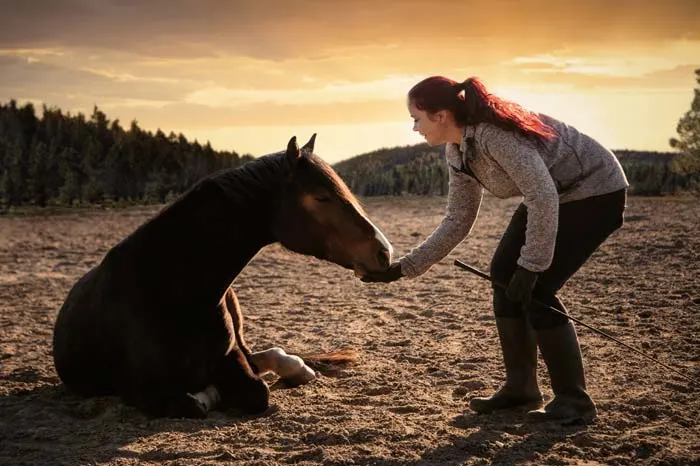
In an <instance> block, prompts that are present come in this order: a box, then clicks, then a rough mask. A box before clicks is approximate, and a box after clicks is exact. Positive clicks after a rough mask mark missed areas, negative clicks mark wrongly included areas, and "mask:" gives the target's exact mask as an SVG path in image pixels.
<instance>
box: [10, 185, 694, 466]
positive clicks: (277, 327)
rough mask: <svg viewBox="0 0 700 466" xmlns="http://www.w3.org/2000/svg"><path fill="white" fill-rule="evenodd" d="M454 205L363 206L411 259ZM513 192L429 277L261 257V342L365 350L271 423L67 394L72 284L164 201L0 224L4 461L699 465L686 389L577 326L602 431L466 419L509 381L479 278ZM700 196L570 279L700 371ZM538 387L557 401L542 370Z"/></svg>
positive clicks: (597, 306) (276, 409)
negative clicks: (147, 411)
mask: <svg viewBox="0 0 700 466" xmlns="http://www.w3.org/2000/svg"><path fill="white" fill-rule="evenodd" d="M444 204H445V199H444V198H409V199H367V200H365V205H366V208H367V211H368V213H369V214H370V216H371V217H372V218H373V219H374V221H375V223H376V224H377V225H378V226H380V228H382V229H383V230H384V232H385V233H386V234H387V236H388V237H389V238H390V240H392V242H393V244H394V246H395V249H396V251H397V252H398V253H399V254H402V253H405V252H407V251H408V250H409V249H410V248H411V247H412V246H414V245H415V244H417V243H418V242H419V241H420V240H421V238H423V237H424V236H426V235H427V234H428V233H430V231H432V229H433V228H434V226H435V225H436V224H437V223H438V222H439V220H440V218H441V215H442V212H443V210H444ZM515 205H516V202H515V201H499V200H496V199H493V198H486V199H485V203H484V206H483V210H482V213H481V215H480V217H479V219H478V223H477V225H476V227H475V230H474V232H473V235H472V237H471V238H470V239H469V240H468V241H466V242H464V243H462V244H461V245H460V246H459V247H458V248H457V249H456V250H455V251H454V252H453V253H452V255H451V256H450V257H448V258H447V259H445V260H444V261H443V262H442V263H440V264H438V265H436V266H434V267H433V268H432V269H431V270H430V271H429V272H428V273H427V274H425V275H424V276H422V277H421V278H419V279H416V280H401V281H399V282H396V283H393V284H390V285H384V284H374V285H369V284H363V283H361V282H360V281H359V280H357V279H356V278H355V277H354V276H353V275H352V272H350V271H347V270H344V269H341V268H339V267H337V266H334V265H332V264H328V263H322V262H320V261H318V260H315V259H311V258H308V257H304V256H300V255H296V254H293V253H290V252H288V251H286V250H284V249H282V248H281V247H279V246H278V245H275V246H271V247H269V248H266V249H265V250H263V251H262V252H261V253H260V254H259V255H258V256H257V257H256V258H255V260H254V261H253V262H252V263H251V264H250V265H249V266H248V268H246V270H245V271H244V272H243V274H242V275H241V276H240V277H239V278H238V279H237V281H236V284H235V287H236V289H237V292H238V295H239V298H240V301H241V305H242V307H243V312H244V315H245V317H246V319H247V320H246V337H247V338H246V339H247V340H248V342H249V343H250V344H251V346H253V348H254V349H255V350H261V349H265V348H268V347H271V346H282V347H283V348H285V349H286V350H287V351H288V352H290V353H310V352H319V351H333V350H336V349H339V348H354V349H356V350H357V351H358V352H359V359H358V360H357V361H356V362H355V363H353V364H352V365H350V366H348V367H346V368H344V369H343V370H341V371H340V372H339V373H337V374H335V375H333V376H321V377H320V378H319V379H318V380H316V381H315V382H312V383H311V384H309V385H306V386H303V387H298V388H293V389H285V388H277V386H274V387H273V391H272V394H271V400H272V403H273V406H272V407H271V409H270V410H269V411H268V412H267V413H265V414H264V415H262V416H256V417H237V416H234V415H232V414H231V413H219V412H215V413H212V414H210V416H209V417H208V418H207V419H205V420H178V419H158V420H149V419H147V418H145V417H144V416H142V415H141V414H140V413H138V412H137V411H135V410H133V409H132V408H129V407H126V406H124V405H122V404H121V403H120V402H119V400H117V399H115V398H96V399H89V400H83V399H79V398H76V397H74V396H73V395H71V394H69V393H66V392H65V391H64V389H63V388H62V386H61V385H60V383H59V380H58V378H57V376H56V373H55V371H54V368H53V363H52V357H51V335H52V331H53V322H54V320H55V317H56V312H57V310H58V309H59V307H60V306H61V304H62V302H63V299H64V298H65V296H66V293H67V292H68V290H69V288H70V287H71V286H72V284H73V283H74V282H75V280H76V279H77V278H78V277H79V276H80V275H82V274H83V273H84V272H85V271H87V270H88V269H89V268H90V267H91V266H93V265H94V264H96V263H97V262H98V261H99V260H100V259H101V258H102V256H103V255H104V253H105V252H106V251H107V250H108V249H109V248H110V247H111V246H112V245H113V244H115V243H116V242H117V241H118V240H119V239H121V238H122V237H124V236H125V235H127V234H128V233H130V232H131V231H132V230H133V229H134V228H135V227H136V226H138V225H139V224H140V223H142V222H143V221H144V220H145V219H147V218H148V217H149V216H151V215H152V214H153V213H154V212H155V211H156V208H134V209H129V210H126V211H99V212H82V213H70V214H65V215H53V216H20V217H0V464H2V465H15V464H27V465H40V464H50V465H58V464H113V465H117V464H118V465H123V464H176V465H184V464H187V465H189V464H227V463H229V464H259V465H263V464H365V465H369V464H379V465H403V464H425V465H438V464H440V465H443V464H504V465H505V464H551V465H564V464H587V465H598V464H612V465H632V464H634V465H638V464H664V465H666V464H669V465H671V464H673V465H676V464H700V427H699V425H698V424H699V420H700V396H698V389H697V387H696V388H693V386H692V385H691V383H689V382H688V381H686V380H684V379H683V378H681V377H679V376H677V375H674V374H673V373H671V372H669V371H668V370H666V369H664V368H661V367H659V366H657V365H655V364H653V363H650V362H649V361H647V360H645V359H643V358H641V357H639V356H637V355H635V354H634V353H632V352H630V351H629V350H626V349H624V348H622V347H619V346H618V345H616V344H615V343H613V342H611V341H609V340H606V339H603V338H602V337H600V336H598V335H596V334H595V333H593V332H591V331H589V330H587V329H583V328H581V327H579V333H580V338H581V344H582V349H583V353H584V361H585V364H586V368H587V374H588V384H589V389H590V392H591V394H592V396H593V398H594V399H595V400H596V401H597V403H598V408H599V411H600V416H599V418H598V420H597V421H596V423H595V424H593V425H589V426H578V427H561V426H558V425H546V424H545V425H539V426H532V425H528V424H524V423H523V420H522V413H518V414H510V415H505V414H499V415H493V416H482V415H475V414H472V413H471V412H469V411H468V409H467V402H468V400H469V398H470V397H472V396H477V395H484V394H488V393H490V392H491V391H492V390H493V389H495V388H496V387H497V386H498V385H499V384H500V383H501V382H502V380H503V372H502V369H501V359H500V352H499V346H498V342H497V335H496V333H495V326H494V322H493V317H492V315H491V310H490V298H491V292H490V288H489V285H488V283H486V282H485V281H483V280H482V279H479V278H478V277H476V276H473V275H471V274H469V273H467V272H464V271H462V270H460V269H458V268H456V267H455V266H453V265H452V262H453V259H455V258H459V259H462V260H464V261H465V262H467V263H470V264H472V265H474V266H477V267H479V268H481V269H483V270H486V269H487V267H488V263H489V259H490V256H491V254H492V252H493V250H494V248H495V246H496V244H497V241H498V239H499V236H500V233H501V231H502V230H503V229H504V228H505V225H506V224H507V222H508V219H509V217H510V212H511V211H512V210H513V209H514V207H515ZM699 229H700V202H698V200H697V199H695V200H679V199H643V198H631V199H630V201H629V209H628V213H627V223H626V225H625V227H624V228H623V230H621V231H619V232H617V233H616V234H615V235H614V236H613V237H612V238H610V240H609V241H608V242H607V243H606V244H605V245H604V246H603V247H602V248H601V249H600V250H599V251H597V252H596V254H595V255H594V257H593V258H592V260H590V261H589V263H588V264H587V265H585V266H584V268H583V269H582V270H581V271H580V272H579V273H578V274H577V275H576V276H575V277H574V278H573V279H572V280H571V281H570V282H569V284H568V285H567V286H566V287H565V289H564V290H562V293H561V297H562V298H563V299H564V301H565V302H566V303H567V304H568V306H569V309H570V311H571V312H572V315H574V316H576V317H578V318H580V319H583V320H584V321H585V322H588V323H589V324H591V325H594V326H597V327H599V328H601V329H603V330H605V331H606V332H608V333H610V334H612V335H614V336H616V337H618V338H620V339H622V340H623V341H625V342H628V343H630V344H633V345H634V346H636V347H638V348H640V349H643V350H644V351H646V352H648V353H649V354H650V355H652V356H654V357H656V358H658V359H660V360H662V361H664V362H666V363H668V364H670V365H673V367H676V368H678V369H679V370H681V371H682V372H684V373H686V374H688V375H691V376H693V377H695V378H700V362H699V361H700V235H699V234H698V232H699ZM539 370H540V378H541V381H542V385H543V389H544V390H545V392H546V393H547V394H548V395H551V390H550V388H549V382H548V378H547V376H546V370H545V369H544V366H543V365H542V364H541V365H540V369H539Z"/></svg>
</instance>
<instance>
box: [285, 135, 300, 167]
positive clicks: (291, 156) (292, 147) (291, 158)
mask: <svg viewBox="0 0 700 466" xmlns="http://www.w3.org/2000/svg"><path fill="white" fill-rule="evenodd" d="M300 157H301V152H300V151H299V146H298V145H297V137H296V136H292V139H290V140H289V142H288V143H287V162H289V166H290V167H292V168H295V167H296V166H297V162H298V161H299V158H300Z"/></svg>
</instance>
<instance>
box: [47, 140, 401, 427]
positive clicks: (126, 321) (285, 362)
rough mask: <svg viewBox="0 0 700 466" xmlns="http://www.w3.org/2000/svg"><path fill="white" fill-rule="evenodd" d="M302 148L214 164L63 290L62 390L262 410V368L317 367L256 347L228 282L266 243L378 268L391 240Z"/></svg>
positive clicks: (149, 411)
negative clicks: (226, 165) (218, 168)
mask: <svg viewBox="0 0 700 466" xmlns="http://www.w3.org/2000/svg"><path fill="white" fill-rule="evenodd" d="M315 139H316V134H314V135H313V136H312V137H311V139H310V140H309V141H308V142H307V143H306V144H305V145H304V146H303V147H302V148H301V149H299V146H298V145H297V141H296V136H295V137H292V138H291V139H290V140H289V143H288V144H287V149H286V151H280V152H277V153H273V154H268V155H265V156H261V157H259V158H257V159H254V160H252V161H250V162H247V163H246V164H244V165H241V166H240V167H237V168H233V169H229V170H225V171H222V172H218V173H215V174H212V175H210V176H208V177H206V178H204V179H202V180H201V181H199V182H198V183H196V184H195V185H194V186H193V187H192V188H191V189H190V190H188V191H187V192H185V193H184V194H183V195H181V196H180V197H179V198H178V199H176V200H175V201H173V202H172V203H171V204H169V205H167V206H165V207H164V208H163V209H162V210H161V211H160V212H159V213H157V214H155V215H154V216H153V217H152V218H150V219H149V220H147V221H146V222H145V223H143V224H142V225H140V226H139V227H138V228H137V229H136V230H135V231H133V232H132V233H131V234H130V235H128V236H127V237H126V238H124V239H122V240H121V241H120V242H119V243H117V244H116V245H115V246H114V247H112V248H111V249H110V250H109V251H108V252H107V253H106V254H105V256H104V257H103V259H102V261H101V262H100V263H99V264H98V265H96V266H95V267H94V268H92V269H91V270H89V271H88V272H87V273H86V274H85V275H83V276H82V277H81V278H80V279H79V280H78V281H77V282H76V283H75V284H74V285H73V287H72V288H71V290H70V291H69V292H68V294H67V296H66V299H65V301H64V303H63V305H62V307H61V308H60V310H59V312H58V315H57V317H56V323H55V326H54V333H53V358H54V365H55V368H56V372H57V374H58V376H59V378H60V380H61V382H62V383H63V384H64V386H65V387H66V388H67V389H68V391H69V392H73V393H75V394H77V395H79V396H83V397H93V396H118V397H120V398H121V400H122V401H123V402H124V403H125V404H127V405H130V406H134V407H135V408H136V409H138V410H139V411H141V412H142V413H144V414H145V415H147V416H149V417H178V418H180V417H186V418H203V417H206V416H207V414H208V412H209V411H210V410H212V409H219V410H222V411H224V410H228V409H237V410H240V411H241V412H243V413H246V414H257V413H261V412H264V411H265V410H267V408H268V407H269V396H270V391H269V387H268V385H267V383H266V382H265V380H264V379H263V377H262V376H263V375H264V374H266V373H268V372H275V373H277V374H278V375H279V376H280V377H281V378H282V379H286V380H287V381H288V382H290V383H291V384H292V385H298V384H302V383H307V382H309V381H311V380H313V379H314V377H315V375H316V374H315V373H314V371H313V370H312V369H311V368H309V367H308V366H307V365H306V364H304V361H303V360H302V359H301V358H299V357H298V356H293V355H287V354H286V353H285V352H284V350H282V349H281V348H272V349H269V350H266V351H261V352H258V353H253V352H252V351H251V350H250V348H249V346H248V345H247V344H246V342H245V340H244V339H243V331H242V322H243V319H242V313H241V308H240V305H239V302H238V299H237V297H236V293H235V291H234V288H233V285H234V281H235V279H236V277H237V276H238V275H239V274H240V273H241V271H242V270H243V268H244V267H245V266H246V265H247V264H248V263H249V261H250V260H251V259H253V257H254V256H255V255H256V254H258V252H259V251H260V250H261V249H262V248H263V247H265V246H267V245H269V244H272V243H276V242H279V243H280V244H281V245H282V246H283V247H285V248H287V249H289V250H291V251H294V252H297V253H300V254H304V255H308V256H314V257H316V258H319V259H322V260H326V261H329V262H332V263H335V264H338V265H340V266H341V267H344V268H346V269H352V270H354V272H355V274H356V275H359V276H361V275H364V274H366V273H371V272H381V271H385V270H387V269H388V267H389V264H390V263H391V256H392V246H391V244H390V243H389V241H388V240H387V239H386V237H385V236H384V234H383V233H382V232H381V231H380V230H379V229H378V228H377V227H376V226H375V225H374V224H373V223H372V222H371V221H370V219H369V218H368V216H367V215H366V213H365V212H364V210H363V209H362V207H361V206H360V204H359V202H358V200H357V199H356V198H355V197H354V196H353V194H352V193H351V192H350V190H349V189H348V187H347V185H346V184H345V183H344V182H343V181H342V180H341V178H340V177H339V176H338V175H337V173H336V172H335V171H334V170H333V169H332V167H331V166H330V165H328V164H327V163H326V162H324V161H323V160H322V159H321V158H320V157H318V156H317V155H315V154H314V153H313V150H314V143H315Z"/></svg>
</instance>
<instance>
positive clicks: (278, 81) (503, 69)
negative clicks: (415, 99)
mask: <svg viewBox="0 0 700 466" xmlns="http://www.w3.org/2000/svg"><path fill="white" fill-rule="evenodd" d="M486 3H488V5H486ZM10 4H13V5H10ZM528 4H530V5H528ZM533 5H536V6H537V8H534V7H533ZM625 5H627V6H625ZM630 5H632V4H631V3H629V2H617V3H613V2H607V1H598V0H594V1H587V2H579V3H578V4H577V5H576V7H575V8H573V7H571V5H569V4H566V5H563V4H562V2H560V1H559V2H555V1H553V0H550V1H537V2H528V1H523V2H508V1H506V0H493V1H492V2H476V1H448V0H441V1H440V0H436V1H432V2H416V1H382V2H373V1H364V0H360V1H356V2H340V1H330V0H329V1H326V2H316V1H312V0H307V1H292V2H273V1H267V0H259V1H255V2H253V1H235V2H229V1H224V0H209V1H202V2H199V1H195V0H176V1H168V2H165V1H153V2H147V3H144V4H142V3H141V2H125V1H118V0H105V1H100V2H93V3H89V2H81V1H77V0H70V1H65V2H52V1H49V0H36V1H32V2H23V3H16V2H4V3H3V4H2V5H1V6H0V16H1V17H3V18H4V19H5V21H4V24H5V25H7V27H3V28H2V29H0V98H1V99H2V100H3V101H5V102H6V101H8V100H9V99H11V98H14V99H16V100H18V101H20V102H26V101H30V102H33V103H35V104H37V105H38V106H40V105H41V104H43V103H45V104H47V105H48V106H55V107H59V108H61V109H62V110H64V111H70V112H72V113H76V112H83V113H86V114H88V115H89V114H90V113H91V112H92V108H93V106H94V105H97V106H98V107H100V109H102V110H103V111H104V112H105V113H106V114H107V115H108V117H109V118H110V119H119V120H120V122H121V123H122V125H123V126H128V124H129V123H130V121H131V120H134V119H135V120H137V121H138V122H139V124H140V125H141V126H142V127H144V128H146V129H149V130H155V129H157V128H161V129H162V130H163V131H164V132H166V133H169V132H170V131H174V132H176V133H180V132H181V133H183V134H184V135H185V136H186V137H187V138H188V139H195V138H196V139H198V140H199V141H200V142H204V141H207V140H209V141H211V143H212V145H213V146H214V147H215V148H216V149H225V150H235V151H237V152H239V153H251V154H253V155H262V154H265V153H269V152H273V151H277V150H281V149H282V148H284V146H285V144H286V141H287V140H288V139H289V137H290V136H292V135H297V136H298V137H299V138H300V139H306V138H308V137H309V136H310V135H311V134H312V133H314V132H315V133H318V142H317V144H316V147H317V151H318V153H319V154H320V155H322V156H323V157H324V158H326V159H327V160H328V161H330V162H336V161H338V160H341V159H344V158H348V157H351V156H354V155H358V154H360V153H363V152H367V151H371V150H374V149H378V148H380V147H391V146H397V145H405V144H414V143H417V142H422V141H421V139H420V137H419V136H418V135H416V134H414V133H413V132H412V131H411V121H410V118H409V117H408V113H407V111H406V106H405V95H406V92H407V91H408V89H409V88H410V87H411V86H412V85H413V84H414V83H415V82H417V81H418V80H420V79H422V78H424V77H427V76H430V75H434V74H442V75H445V76H448V77H451V78H453V79H456V80H463V79H465V78H467V77H469V76H472V75H475V76H479V77H481V78H482V79H483V80H484V82H485V84H486V85H487V86H488V87H489V88H490V89H491V90H492V91H493V92H494V93H497V94H500V95H503V96H504V97H508V98H512V99H514V100H516V101H518V102H520V103H522V104H523V105H525V106H526V107H529V108H532V109H533V110H538V111H543V112H546V113H549V114H551V115H552V116H555V117H559V118H561V119H563V120H565V121H567V122H568V123H570V124H573V125H575V126H577V127H579V129H581V130H582V131H584V132H587V133H589V134H591V135H593V136H595V137H597V138H598V139H600V140H601V141H602V142H603V143H604V144H606V145H608V146H609V147H611V148H613V149H623V148H627V149H639V150H659V151H668V150H670V148H669V146H668V139H669V138H670V137H673V136H675V135H676V134H675V127H676V123H677V121H678V119H679V118H680V117H681V116H682V115H683V114H684V113H685V112H686V111H687V110H688V109H689V105H690V102H691V100H692V96H693V87H694V85H695V79H694V73H693V70H694V69H695V68H698V67H700V28H698V27H697V25H698V24H700V7H698V5H697V2H696V1H684V0H669V1H664V2H660V1H652V0H640V1H638V2H634V3H633V5H634V9H631V8H630Z"/></svg>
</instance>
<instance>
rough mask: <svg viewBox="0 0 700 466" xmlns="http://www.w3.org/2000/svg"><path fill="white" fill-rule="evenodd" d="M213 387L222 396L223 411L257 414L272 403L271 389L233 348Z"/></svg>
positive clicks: (239, 351)
mask: <svg viewBox="0 0 700 466" xmlns="http://www.w3.org/2000/svg"><path fill="white" fill-rule="evenodd" d="M213 386H214V387H215V389H214V391H216V392H218V394H219V395H220V405H219V407H220V408H221V409H226V408H236V409H240V410H241V411H244V412H246V413H250V414H257V413H262V412H263V411H265V410H266V409H267V408H268V406H269V403H270V389H269V388H268V386H267V384H266V383H265V381H264V380H263V379H262V378H260V376H259V375H257V374H256V373H255V372H254V371H253V369H252V368H251V367H250V365H249V364H248V360H247V358H246V357H245V355H244V354H243V351H241V350H240V349H239V348H233V349H232V350H231V351H230V352H229V353H228V354H227V355H226V356H225V357H224V358H223V360H222V363H221V365H220V366H219V369H218V370H217V372H216V374H215V377H214V383H213ZM210 387H211V386H210ZM210 387H208V388H210ZM198 395H199V394H198ZM216 401H218V400H216Z"/></svg>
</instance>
